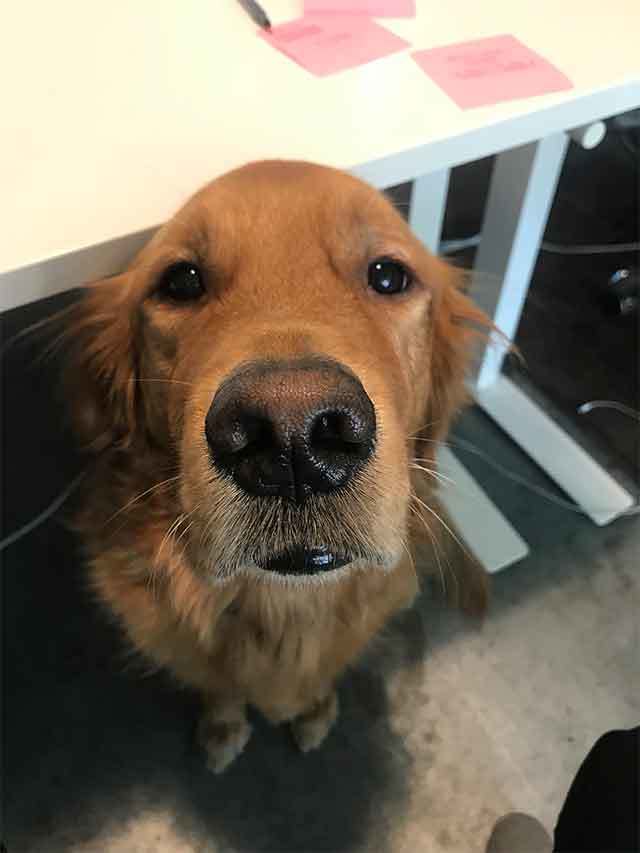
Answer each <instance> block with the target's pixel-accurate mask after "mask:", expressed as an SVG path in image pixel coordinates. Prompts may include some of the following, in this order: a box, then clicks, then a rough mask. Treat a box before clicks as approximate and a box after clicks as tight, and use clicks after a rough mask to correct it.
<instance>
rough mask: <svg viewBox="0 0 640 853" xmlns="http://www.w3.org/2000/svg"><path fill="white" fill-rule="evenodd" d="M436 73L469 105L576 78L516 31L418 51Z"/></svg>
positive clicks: (564, 85) (567, 85) (554, 88)
mask: <svg viewBox="0 0 640 853" xmlns="http://www.w3.org/2000/svg"><path fill="white" fill-rule="evenodd" d="M412 56H413V58H414V59H415V61H416V62H417V63H418V65H419V66H420V67H421V68H422V70H423V71H424V72H425V73H426V74H428V76H429V77H431V79H432V80H433V81H434V82H435V83H437V84H438V86H440V88H441V89H443V90H444V91H445V92H446V93H447V95H449V97H450V98H452V99H453V100H454V101H455V102H456V104H458V106H460V107H462V108H463V109H469V108H470V107H483V106H487V105H489V104H497V103H500V102H501V101H511V100H514V99H515V98H530V97H533V96H534V95H544V94H546V93H548V92H561V91H564V90H566V89H571V88H573V87H572V84H571V81H570V80H569V79H568V77H566V76H565V75H564V74H563V73H562V72H561V71H559V70H558V69H557V68H556V67H555V66H554V65H552V64H551V63H550V62H547V60H546V59H543V58H542V57H541V56H540V55H539V54H537V53H535V51H533V50H530V49H529V48H528V47H527V46H526V45H524V44H522V42H521V41H518V39H517V38H515V37H514V36H510V35H502V36H493V37H492V38H486V39H477V40H476V41H470V42H462V43H460V44H452V45H448V46H447V47H437V48H433V49H429V50H419V51H417V52H416V53H413V54H412Z"/></svg>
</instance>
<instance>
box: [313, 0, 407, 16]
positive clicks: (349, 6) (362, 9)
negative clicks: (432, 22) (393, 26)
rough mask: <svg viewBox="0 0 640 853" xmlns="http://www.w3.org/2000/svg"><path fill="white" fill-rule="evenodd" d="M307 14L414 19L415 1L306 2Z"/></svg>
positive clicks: (334, 0)
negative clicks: (328, 13)
mask: <svg viewBox="0 0 640 853" xmlns="http://www.w3.org/2000/svg"><path fill="white" fill-rule="evenodd" d="M304 11H305V13H306V14H311V13H316V12H340V13H341V14H348V15H370V16H371V17H372V18H413V17H415V14H416V3H415V0H304Z"/></svg>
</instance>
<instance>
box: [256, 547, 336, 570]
mask: <svg viewBox="0 0 640 853" xmlns="http://www.w3.org/2000/svg"><path fill="white" fill-rule="evenodd" d="M350 562H351V558H350V557H348V556H346V555H345V554H336V553H335V552H333V551H329V550H328V549H327V548H292V549H290V550H288V551H281V552H280V553H279V554H273V555H272V556H271V557H269V558H268V559H267V560H264V561H262V562H261V563H260V568H262V569H266V570H267V571H270V572H278V574H281V575H316V574H321V573H323V572H330V571H333V570H334V569H340V568H342V566H346V565H347V563H350Z"/></svg>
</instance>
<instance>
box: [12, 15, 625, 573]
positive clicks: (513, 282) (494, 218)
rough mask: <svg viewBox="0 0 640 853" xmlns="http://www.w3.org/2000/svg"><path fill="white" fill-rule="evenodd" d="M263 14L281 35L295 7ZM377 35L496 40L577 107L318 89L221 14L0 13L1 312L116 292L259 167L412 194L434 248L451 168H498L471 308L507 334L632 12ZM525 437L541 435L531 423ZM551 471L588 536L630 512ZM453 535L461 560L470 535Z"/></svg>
mask: <svg viewBox="0 0 640 853" xmlns="http://www.w3.org/2000/svg"><path fill="white" fill-rule="evenodd" d="M265 5H266V6H267V8H268V10H269V12H270V14H271V17H272V19H273V20H274V22H279V21H283V20H287V19H288V18H291V17H294V16H295V15H296V14H298V13H299V11H300V7H301V5H302V4H301V2H296V0H265ZM384 23H385V25H386V26H388V27H389V28H390V29H392V30H393V31H394V32H396V33H398V34H399V35H401V36H403V37H405V38H406V39H408V40H409V41H410V42H411V43H412V44H413V45H414V47H415V48H424V47H429V46H436V45H444V44H448V43H451V42H455V41H460V40H464V39H471V38H478V37H482V36H489V35H495V34H498V33H512V34H514V35H516V36H518V37H519V38H520V39H521V40H522V41H524V42H525V43H526V44H527V45H528V46H530V47H532V48H533V49H535V50H538V51H539V52H540V53H541V54H542V55H543V56H545V57H546V58H547V59H549V60H550V61H551V62H553V63H555V64H556V65H557V66H558V67H559V68H560V69H561V70H562V71H564V72H565V73H566V74H567V75H568V76H569V78H570V79H571V80H572V81H573V83H574V84H575V88H574V89H573V90H571V91H569V92H562V93H559V94H554V95H548V96H544V97H542V98H535V99H529V100H523V101H515V102H511V103H507V104H501V105H498V106H494V107H488V108H482V109H477V110H469V111H462V110H460V109H459V108H458V107H457V106H456V105H455V104H454V103H453V102H452V101H450V100H449V99H448V98H447V97H446V96H445V95H444V94H443V93H442V92H441V91H440V89H438V87H437V86H435V84H433V83H431V82H430V80H429V79H428V78H427V77H426V76H425V75H424V74H423V73H422V72H421V71H420V70H419V68H418V67H417V66H416V65H415V63H413V61H412V60H411V59H410V58H409V57H408V56H407V55H406V54H404V53H402V54H395V55H393V56H390V57H387V58H385V59H382V60H379V61H377V62H374V63H371V64H370V65H366V66H363V67H362V68H359V69H355V70H352V71H347V72H344V73H342V74H338V75H336V76H334V77H329V78H325V79H316V78H314V77H312V76H311V75H309V74H308V73H307V72H306V71H304V70H303V69H301V68H299V67H298V66H296V65H295V64H294V63H292V62H291V61H289V60H287V59H286V58H285V57H284V56H282V55H280V54H279V53H277V52H276V51H274V50H273V49H272V48H271V47H270V46H269V45H267V44H266V43H265V42H263V41H262V40H260V39H258V38H257V37H256V34H255V26H254V25H253V24H252V22H251V21H250V20H249V19H248V18H247V16H246V14H245V13H244V12H243V11H242V10H241V9H240V7H239V5H238V4H237V3H235V2H234V0H185V2H181V3H174V2H162V1H161V2H158V0H154V2H152V0H135V2H133V3H125V2H116V3H104V2H99V3H98V2H91V0H89V2H87V0H59V2H58V3H55V4H51V3H42V2H39V0H23V2H22V3H20V4H14V5H13V6H12V9H11V14H10V16H8V15H5V19H4V39H3V50H2V54H1V55H0V80H2V84H1V85H2V87H3V92H2V117H1V118H0V140H1V142H0V144H1V152H2V157H1V159H0V187H1V188H2V195H3V201H4V204H3V213H2V222H0V225H1V229H0V233H1V234H2V238H1V239H0V309H7V308H11V307H14V306H17V305H21V304H24V303H26V302H29V301H31V300H34V299H37V298H40V297H43V296H47V295H51V294H53V293H55V292H59V291H61V290H65V289H67V288H69V287H72V286H75V285H77V284H79V283H81V282H82V281H84V280H87V279H91V278H96V277H98V276H100V275H104V274H107V273H112V272H114V271H115V270H117V269H118V268H120V267H122V266H123V265H124V264H125V263H126V261H127V260H128V259H129V257H130V256H131V255H132V254H133V252H134V251H135V250H136V249H137V248H138V246H139V245H140V244H141V243H142V242H143V241H144V240H145V239H146V236H147V234H148V232H149V230H150V229H153V228H154V227H155V226H156V225H157V224H158V223H160V222H161V221H163V220H164V219H166V218H167V217H168V216H170V215H171V213H172V212H173V211H174V210H175V209H176V208H177V207H178V206H179V205H180V204H181V203H182V202H183V201H184V200H185V199H186V198H187V197H188V196H189V195H190V194H191V192H192V191H193V190H194V189H196V188H197V187H198V186H199V185H201V184H202V183H204V182H205V181H207V180H209V179H211V178H212V177H214V176H216V175H218V174H220V173H222V172H224V171H226V170H227V169H229V168H232V167H234V166H237V165H239V164H241V163H244V162H246V161H249V160H255V159H261V158H265V157H284V158H301V159H308V160H315V161H319V162H324V163H328V164H330V165H334V166H338V167H342V168H346V169H350V170H352V171H353V172H355V173H356V174H358V175H360V176H362V177H364V178H365V179H367V180H369V181H371V182H372V183H373V184H375V185H376V186H378V187H381V188H382V187H387V186H390V185H392V184H395V183H398V182H401V181H404V180H409V179H419V180H418V181H417V184H416V187H415V192H414V202H413V209H412V212H411V222H412V225H413V226H414V228H415V230H416V231H417V232H418V233H419V234H420V235H421V236H422V238H423V239H424V241H425V242H426V243H427V244H428V245H429V246H431V247H437V244H438V239H439V233H440V225H441V222H442V212H443V207H444V201H445V199H446V188H447V180H448V170H449V168H450V167H451V166H454V165H456V164H459V163H463V162H466V161H470V160H473V159H476V158H479V157H483V156H486V155H489V154H494V153H500V152H505V153H502V154H501V155H500V157H499V158H498V165H497V169H496V175H497V179H496V180H494V186H493V189H492V193H491V197H490V200H489V204H488V207H487V213H486V221H485V228H484V231H483V234H484V236H483V244H482V245H481V247H480V251H479V265H480V266H483V265H484V266H486V267H487V268H488V269H490V270H491V271H492V272H493V273H494V277H495V280H496V281H500V280H503V281H504V287H503V288H502V290H500V288H498V287H496V288H495V293H493V294H490V295H489V296H487V291H486V287H483V289H482V293H480V292H479V295H480V296H481V297H482V300H483V301H484V303H485V306H486V307H487V308H488V309H489V310H490V311H491V312H492V313H493V314H494V315H495V316H496V318H497V319H498V321H501V322H502V324H503V327H504V328H505V331H506V332H507V333H508V334H513V333H514V332H515V328H516V325H517V321H518V318H519V312H520V307H521V304H522V300H523V298H524V294H525V293H526V288H527V286H528V282H529V276H530V273H531V269H532V265H533V261H534V259H535V254H536V252H537V248H538V244H539V240H540V236H541V232H542V229H543V227H544V223H545V221H546V216H547V212H548V208H549V205H550V202H551V199H552V197H553V193H554V191H555V182H556V179H557V175H558V173H559V170H560V168H561V165H562V161H563V158H564V153H565V148H566V144H567V136H566V133H565V131H568V130H571V129H573V128H575V127H577V126H581V125H585V124H589V123H592V122H594V121H596V120H598V119H600V118H603V117H606V116H609V115H613V114H616V113H619V112H622V111H625V110H628V109H631V108H634V107H637V106H639V105H640V48H639V46H638V40H639V38H640V5H639V4H638V3H637V0H618V2H613V3H610V4H608V5H607V4H605V5H603V4H602V3H601V2H595V0H564V2H558V1H557V0H537V2H535V3H533V2H531V3H529V2H527V3H525V2H507V0H485V2H483V3H476V2H472V0H460V2H457V3H455V4H453V5H451V4H442V3H436V2H434V0H431V2H429V0H418V15H417V17H416V19H414V20H400V19H398V20H395V21H385V22H384ZM539 140H541V141H539ZM505 211H506V215H505ZM499 367H500V358H499V357H497V358H496V357H495V355H494V354H493V353H491V352H489V353H488V354H487V357H486V359H485V364H484V365H483V370H482V372H481V374H480V382H479V394H478V399H479V402H480V403H481V404H482V405H483V406H485V408H486V409H487V410H488V411H489V412H490V413H492V414H493V415H494V417H497V418H498V419H499V420H501V423H503V425H504V426H505V428H507V429H509V430H510V431H511V433H512V434H513V435H514V437H515V438H516V439H517V440H519V441H522V442H524V444H525V445H527V443H528V442H530V441H531V439H532V436H533V438H534V439H535V438H536V436H539V434H540V429H539V428H538V427H539V423H538V420H536V421H535V427H534V428H533V429H531V422H530V421H529V423H528V424H527V425H526V426H527V428H526V429H525V430H524V432H523V431H522V429H520V427H521V426H522V424H520V425H518V423H515V424H514V423H512V421H514V419H513V418H512V417H510V414H509V413H510V411H511V402H510V401H511V396H512V395H511V392H512V390H513V389H511V388H509V387H508V386H507V385H505V382H507V380H505V379H503V378H502V377H501V375H500V372H499ZM496 398H499V399H498V400H497V402H496ZM526 402H527V403H528V402H529V401H526ZM530 405H531V404H530ZM533 408H534V409H535V407H533ZM498 410H499V411H498ZM505 410H506V412H507V415H506V416H505V415H504V411H505ZM531 417H532V414H531V411H530V410H528V411H527V418H528V419H530V418H531ZM535 418H536V419H539V418H542V419H543V420H542V421H540V423H543V421H544V418H546V416H544V413H541V412H540V410H536V411H535ZM516 420H517V419H516ZM547 420H548V419H547ZM549 423H551V422H549ZM543 426H544V430H543V432H544V435H545V436H551V438H553V440H555V439H556V438H557V437H558V436H557V435H555V433H553V430H554V429H555V430H557V427H555V425H553V424H552V425H551V427H550V426H549V424H547V423H546V422H544V423H543ZM549 429H550V430H551V433H553V435H551V433H550V432H549ZM536 440H537V439H536ZM546 440H547V439H545V441H544V442H542V444H546ZM538 443H540V442H538ZM534 444H535V441H534ZM570 444H571V445H573V443H572V442H570ZM529 449H531V448H529ZM573 449H574V450H576V452H577V450H579V448H576V446H575V445H573ZM566 450H567V449H566V447H565V452H566ZM572 452H573V451H572ZM549 456H551V457H553V454H551V455H550V454H549V453H548V452H547V451H546V450H544V449H543V452H542V453H538V454H537V456H536V458H538V460H539V461H541V463H542V464H543V465H545V467H547V468H548V469H549V470H550V473H551V474H552V475H553V476H555V477H556V479H558V480H559V482H561V484H562V485H563V486H564V487H565V488H567V487H569V491H570V493H572V494H573V495H574V497H575V498H576V499H577V500H580V501H581V502H582V503H583V505H585V506H591V508H592V509H593V508H594V507H595V509H594V512H593V513H592V515H593V517H594V520H597V521H598V522H599V523H602V522H603V521H606V520H608V519H609V518H613V517H615V516H616V515H617V514H619V513H620V512H622V511H624V509H625V508H626V507H627V506H630V505H631V503H632V502H633V498H632V496H631V495H629V494H627V493H626V492H625V491H624V489H621V488H620V487H619V486H618V484H617V483H615V481H613V480H612V478H611V477H609V475H608V474H607V473H606V472H603V471H602V469H599V468H598V466H595V467H596V469H598V470H597V471H595V470H591V473H592V474H593V475H594V476H595V477H596V481H594V482H595V491H596V494H597V505H595V504H593V503H591V504H590V503H589V502H590V501H593V494H591V492H592V491H593V490H592V489H591V488H589V489H587V490H586V491H587V492H588V494H587V493H585V490H584V489H583V488H582V486H581V484H580V482H578V483H577V484H576V483H574V482H569V483H567V482H565V481H566V480H567V478H566V476H565V474H563V473H562V472H561V473H560V474H558V472H557V471H555V469H554V463H553V458H547V457H549ZM583 461H584V460H583V459H582V457H579V456H578V457H576V458H575V459H574V458H573V457H572V458H571V460H570V463H569V464H568V465H567V464H566V457H565V464H564V468H568V469H569V471H570V472H571V471H574V470H575V466H576V465H581V464H582V463H583ZM594 464H595V463H594ZM565 473H566V472H565ZM572 476H573V479H576V478H575V476H574V475H572ZM572 476H570V477H569V480H571V479H572ZM563 477H564V479H563ZM577 479H578V480H582V479H584V478H583V477H579V478H577ZM592 485H594V484H593V483H592ZM576 486H577V491H576V488H575V487H576ZM572 489H573V491H571V490H572ZM452 500H453V498H452ZM454 502H455V501H454ZM487 507H488V508H487V512H489V511H491V508H490V507H489V505H487ZM478 511H480V505H478ZM504 530H505V531H506V532H508V528H507V527H505V528H504ZM465 535H467V538H468V539H469V541H470V543H471V544H472V546H473V542H474V537H475V538H477V534H475V533H474V532H473V531H466V530H465ZM505 535H506V533H505ZM509 535H511V534H509ZM485 538H486V537H485ZM493 538H494V539H495V541H496V542H499V540H500V537H499V536H497V535H496V536H494V537H493ZM507 539H509V536H507V537H506V538H505V539H504V542H505V543H506V542H507ZM509 541H510V542H511V544H510V545H507V546H506V549H507V550H506V551H504V549H503V551H504V553H502V555H500V554H494V555H493V556H491V555H488V556H487V560H488V562H490V563H495V565H498V564H499V563H502V564H504V562H505V561H506V562H509V561H510V559H512V558H513V557H516V556H517V555H518V553H519V554H521V553H522V552H523V549H524V545H523V544H522V543H521V540H519V538H518V537H517V536H515V537H512V538H511V539H510V540H509ZM485 544H486V543H485ZM483 547H484V546H483ZM509 549H511V550H512V551H513V554H510V553H507V552H508V551H509ZM490 550H491V549H490ZM498 550H500V549H499V548H498ZM516 552H517V553H516ZM494 558H495V559H494Z"/></svg>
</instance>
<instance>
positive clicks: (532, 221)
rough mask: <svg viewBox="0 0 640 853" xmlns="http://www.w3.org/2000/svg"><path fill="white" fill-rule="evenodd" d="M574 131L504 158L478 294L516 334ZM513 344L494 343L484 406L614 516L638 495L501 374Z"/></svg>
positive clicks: (483, 368)
mask: <svg viewBox="0 0 640 853" xmlns="http://www.w3.org/2000/svg"><path fill="white" fill-rule="evenodd" d="M568 139H569V137H568V136H567V135H566V134H564V133H561V134H558V135H555V136H550V137H548V138H547V139H543V140H542V141H541V142H538V143H534V144H530V145H525V146H523V147H521V148H515V149H513V150H511V151H506V152H504V153H503V154H500V155H499V156H498V157H497V159H496V164H495V167H494V172H493V177H492V181H491V187H490V190H489V197H488V200H487V207H486V211H485V217H484V225H483V228H482V239H481V242H480V246H479V248H478V254H477V256H476V264H475V272H474V275H473V278H472V285H471V296H472V297H473V298H474V299H475V301H476V302H477V303H478V304H479V305H480V306H481V307H482V308H483V309H484V310H485V311H486V312H487V313H488V314H489V316H490V317H491V318H492V319H493V321H494V322H495V324H496V326H497V327H498V328H499V329H500V330H501V331H502V332H503V333H504V334H506V335H507V337H508V338H509V339H510V340H513V338H514V337H515V334H516V331H517V328H518V323H519V321H520V315H521V313H522V308H523V305H524V301H525V298H526V295H527V290H528V289H529V282H530V280H531V275H532V272H533V267H534V264H535V262H536V258H537V255H538V250H539V247H540V243H541V240H542V236H543V233H544V229H545V226H546V223H547V216H548V213H549V209H550V207H551V204H552V201H553V198H554V195H555V191H556V185H557V181H558V177H559V174H560V170H561V168H562V164H563V162H564V156H565V152H566V148H567V144H568ZM504 356H505V348H504V346H502V345H501V344H499V343H496V342H494V343H493V344H490V345H489V346H488V347H487V348H486V350H485V351H484V353H483V356H482V360H481V363H480V367H479V370H478V373H477V377H476V388H475V396H476V400H477V401H478V403H479V404H480V406H482V408H483V409H484V410H485V411H486V412H487V414H489V415H490V416H491V417H493V419H494V420H495V421H497V423H499V424H500V426H501V427H502V428H503V429H504V430H505V431H506V432H507V433H508V434H509V435H510V436H511V437H512V438H513V439H514V440H515V441H516V442H517V443H518V444H520V445H521V447H523V448H524V450H525V451H526V452H527V453H528V454H529V455H530V456H531V457H532V458H533V459H535V460H536V462H537V463H538V464H539V465H540V466H541V467H542V468H543V469H544V470H545V471H546V472H547V473H548V474H549V476H550V477H552V478H553V479H554V480H555V481H556V482H557V483H558V485H559V486H560V487H561V488H562V489H564V491H565V492H567V494H568V495H570V497H571V498H572V499H573V500H574V501H575V502H576V503H577V504H578V505H579V506H581V507H582V508H583V509H584V510H585V512H586V513H587V514H588V515H589V516H590V517H591V518H592V520H593V521H594V522H595V523H596V524H606V523H607V522H609V521H611V520H612V519H614V518H616V517H617V516H619V515H621V514H622V513H623V512H624V511H625V510H627V509H629V508H630V507H631V506H633V505H634V503H635V501H634V498H633V496H632V495H631V494H630V493H629V492H628V491H627V490H626V489H624V488H623V487H622V486H621V485H620V484H619V483H618V482H617V480H615V479H614V478H613V477H611V476H610V474H609V473H608V472H607V471H606V470H605V469H604V468H602V467H601V466H600V465H599V464H598V463H597V462H596V461H595V460H593V459H592V458H591V457H590V456H589V455H588V454H587V453H586V452H585V451H584V450H583V449H582V448H581V447H580V446H579V445H578V444H576V442H575V441H574V440H573V439H572V438H571V437H570V436H569V435H567V434H566V433H565V432H564V430H562V429H561V428H560V427H559V426H558V425H557V424H556V423H555V421H553V420H552V419H551V418H550V417H549V416H548V415H547V414H546V412H544V411H543V410H542V409H541V408H540V407H539V406H538V405H537V404H536V403H534V402H533V401H532V400H530V399H528V398H527V397H526V396H525V395H524V394H523V393H522V392H521V391H520V390H519V389H518V388H517V387H516V386H515V385H514V384H513V383H512V382H510V381H509V380H508V379H507V378H506V377H504V376H502V375H501V368H502V361H503V359H504Z"/></svg>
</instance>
